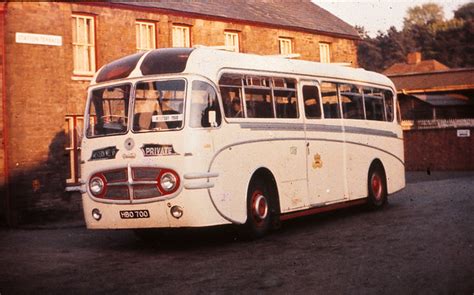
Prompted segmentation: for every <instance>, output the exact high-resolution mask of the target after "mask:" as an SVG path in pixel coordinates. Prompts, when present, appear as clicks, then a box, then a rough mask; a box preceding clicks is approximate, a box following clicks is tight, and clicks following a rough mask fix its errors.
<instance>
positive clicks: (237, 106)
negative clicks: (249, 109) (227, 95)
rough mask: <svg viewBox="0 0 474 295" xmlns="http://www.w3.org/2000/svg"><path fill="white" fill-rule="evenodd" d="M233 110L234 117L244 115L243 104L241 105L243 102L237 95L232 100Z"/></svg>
mask: <svg viewBox="0 0 474 295" xmlns="http://www.w3.org/2000/svg"><path fill="white" fill-rule="evenodd" d="M232 111H233V115H232V117H234V118H242V117H243V114H242V105H241V102H240V98H238V97H235V98H234V99H233V100H232Z"/></svg>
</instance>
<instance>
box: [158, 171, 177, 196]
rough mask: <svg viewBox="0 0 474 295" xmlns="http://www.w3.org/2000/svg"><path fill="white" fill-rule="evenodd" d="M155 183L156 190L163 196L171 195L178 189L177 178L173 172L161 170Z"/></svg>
mask: <svg viewBox="0 0 474 295" xmlns="http://www.w3.org/2000/svg"><path fill="white" fill-rule="evenodd" d="M157 182H158V188H159V189H160V191H161V192H162V193H163V194H171V193H174V192H175V191H176V190H177V189H178V187H179V176H178V175H177V174H176V173H175V172H174V171H171V170H167V169H166V170H162V171H161V173H160V175H159V176H158V179H157Z"/></svg>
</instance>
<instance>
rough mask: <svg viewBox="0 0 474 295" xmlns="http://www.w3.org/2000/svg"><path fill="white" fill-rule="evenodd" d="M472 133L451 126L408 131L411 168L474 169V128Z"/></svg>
mask: <svg viewBox="0 0 474 295" xmlns="http://www.w3.org/2000/svg"><path fill="white" fill-rule="evenodd" d="M462 129H470V130H471V131H470V132H471V137H457V131H456V129H454V128H451V129H429V130H409V131H404V133H403V135H404V142H405V165H406V169H407V170H415V171H416V170H427V169H430V170H474V128H472V127H471V128H462Z"/></svg>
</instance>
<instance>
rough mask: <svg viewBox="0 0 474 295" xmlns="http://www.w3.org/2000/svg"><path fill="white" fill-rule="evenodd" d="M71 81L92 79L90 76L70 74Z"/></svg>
mask: <svg viewBox="0 0 474 295" xmlns="http://www.w3.org/2000/svg"><path fill="white" fill-rule="evenodd" d="M71 80H73V81H92V76H72V77H71Z"/></svg>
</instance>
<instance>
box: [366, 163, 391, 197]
mask: <svg viewBox="0 0 474 295" xmlns="http://www.w3.org/2000/svg"><path fill="white" fill-rule="evenodd" d="M372 169H380V171H381V172H382V174H383V178H384V179H383V180H384V182H385V188H386V189H387V191H388V179H387V172H386V170H385V166H384V165H383V163H382V161H381V160H380V159H379V158H375V159H373V160H372V162H371V163H370V166H369V169H368V170H367V179H369V177H370V171H372Z"/></svg>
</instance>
